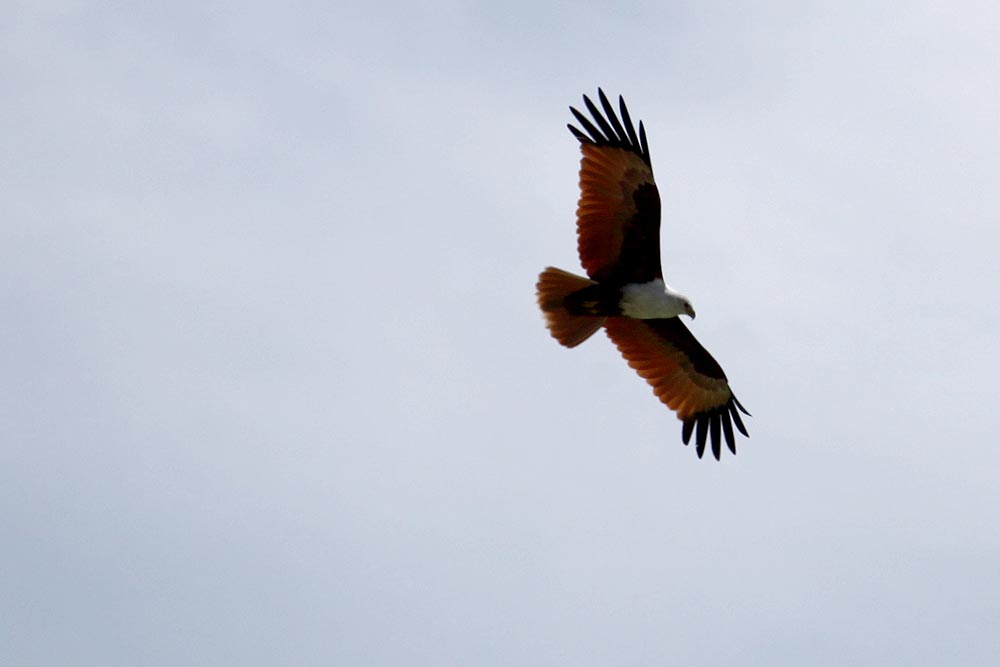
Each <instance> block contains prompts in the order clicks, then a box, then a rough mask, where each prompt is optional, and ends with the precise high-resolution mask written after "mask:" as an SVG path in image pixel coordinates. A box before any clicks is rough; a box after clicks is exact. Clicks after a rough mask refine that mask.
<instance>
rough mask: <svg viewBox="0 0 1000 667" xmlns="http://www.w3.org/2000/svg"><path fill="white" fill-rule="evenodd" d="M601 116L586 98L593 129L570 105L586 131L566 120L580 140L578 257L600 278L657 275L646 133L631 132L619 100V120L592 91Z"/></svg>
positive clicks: (655, 193)
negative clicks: (581, 157)
mask: <svg viewBox="0 0 1000 667" xmlns="http://www.w3.org/2000/svg"><path fill="white" fill-rule="evenodd" d="M598 92H599V95H600V100H601V104H602V105H603V107H604V115H605V116H607V119H605V118H604V116H602V115H601V113H600V111H599V110H598V109H597V107H596V105H594V104H593V103H592V102H591V101H590V99H588V98H587V97H584V101H585V102H586V105H587V109H588V110H589V111H590V113H591V115H592V116H593V117H594V119H595V121H596V122H597V125H598V126H600V127H599V128H598V127H597V126H595V125H594V124H593V123H591V122H590V121H589V120H588V119H587V118H586V116H584V115H583V114H582V113H580V112H579V111H577V110H576V109H572V108H571V111H572V112H573V114H574V116H575V117H576V119H577V121H578V122H579V123H580V125H581V126H583V128H584V130H586V133H584V132H582V131H580V130H578V129H577V128H575V127H573V126H572V125H570V126H569V128H570V131H572V132H573V135H574V136H575V137H576V138H577V139H578V140H579V141H580V143H581V146H580V148H581V150H582V152H583V159H582V160H581V162H580V202H579V205H578V206H577V233H578V237H579V251H580V261H581V262H582V263H583V266H584V268H585V269H586V270H587V274H588V275H589V276H590V277H591V278H593V279H594V280H597V281H600V282H603V283H613V284H626V283H631V282H636V283H642V282H648V281H650V280H653V279H655V278H662V272H661V269H660V238H659V234H660V194H659V190H657V188H656V182H655V181H654V180H653V170H652V168H651V167H650V160H649V147H648V146H647V144H646V132H645V129H644V128H643V127H642V124H641V123H640V124H639V134H638V135H636V132H635V128H634V127H633V126H632V120H631V119H630V118H629V116H628V110H627V109H626V108H625V102H624V100H621V99H620V98H619V101H620V105H621V111H622V118H623V121H624V126H623V124H622V121H619V119H618V117H617V115H616V114H615V110H614V108H613V107H612V106H611V104H610V103H609V102H608V99H607V97H605V96H604V93H603V92H601V91H598Z"/></svg>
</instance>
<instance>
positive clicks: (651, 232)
mask: <svg viewBox="0 0 1000 667" xmlns="http://www.w3.org/2000/svg"><path fill="white" fill-rule="evenodd" d="M597 95H598V99H599V100H600V103H601V109H598V107H597V105H595V104H594V103H593V102H592V101H591V100H590V98H588V97H587V96H586V95H585V96H584V98H583V101H584V104H585V105H586V107H587V111H589V112H590V115H591V117H592V118H593V122H591V120H589V119H588V118H587V117H586V116H585V115H584V114H582V113H581V112H580V111H578V110H577V109H574V108H573V107H570V111H571V112H572V113H573V116H574V117H575V118H576V120H577V122H578V123H579V124H580V127H582V128H583V129H582V130H580V129H578V128H576V127H574V126H573V125H567V127H569V131H570V132H572V133H573V136H574V137H576V138H577V139H578V140H579V141H580V149H581V151H582V152H583V159H582V160H581V163H580V202H579V204H578V206H577V209H576V216H577V221H576V228H577V236H578V250H579V254H580V261H581V263H582V264H583V268H584V269H585V270H586V271H587V275H588V276H589V278H584V277H582V276H578V275H574V274H572V273H569V272H567V271H563V270H561V269H556V268H553V267H548V268H547V269H545V271H543V272H542V274H541V275H540V276H539V278H538V284H537V296H538V305H539V306H540V307H541V309H542V312H543V313H544V314H545V319H546V324H547V326H548V328H549V332H550V333H551V334H552V336H553V337H554V338H555V339H556V340H558V341H559V342H560V343H561V344H562V345H565V346H566V347H575V346H577V345H579V344H580V343H582V342H583V341H585V340H587V339H588V338H589V337H590V336H591V335H592V334H593V333H594V332H596V331H597V330H598V329H600V328H601V327H604V330H605V331H606V332H607V334H608V336H609V337H610V338H611V340H612V341H613V342H614V344H615V346H617V347H618V350H619V351H620V352H621V354H622V356H623V357H625V359H626V361H628V365H629V366H631V367H632V368H634V369H635V370H636V371H638V373H639V375H640V376H642V377H643V378H644V379H645V380H646V382H648V383H649V384H650V385H651V386H652V387H653V392H654V393H655V394H656V396H657V398H659V399H660V401H662V402H663V403H665V404H666V405H667V406H668V407H669V408H670V409H671V410H673V411H674V412H676V413H677V417H678V418H679V419H680V420H681V421H682V422H683V424H684V425H683V427H682V429H681V437H682V439H683V441H684V444H685V445H686V444H688V443H689V442H690V441H691V435H692V433H695V443H696V450H697V453H698V457H699V458H701V457H702V455H704V453H705V444H706V442H707V441H709V440H710V441H711V443H712V453H713V454H714V455H715V458H716V459H718V458H719V457H720V454H721V449H722V447H721V443H722V436H723V435H724V436H725V440H726V444H727V445H728V447H729V450H730V451H731V452H733V453H734V454H735V453H736V442H735V439H734V437H733V424H735V425H736V428H737V429H739V431H740V433H742V434H743V435H745V436H747V437H749V434H748V433H747V430H746V428H745V427H744V425H743V420H742V419H741V418H740V411H742V412H743V413H744V414H746V415H749V414H750V413H749V412H747V411H746V409H745V408H744V407H743V406H742V405H741V404H740V402H739V401H738V400H737V399H736V396H735V395H734V394H733V391H732V389H730V387H729V382H728V380H727V379H726V374H725V373H724V372H723V371H722V367H721V366H719V363H718V362H717V361H716V360H715V359H714V358H713V357H712V355H711V354H709V353H708V350H706V349H705V348H704V347H702V346H701V344H700V343H699V342H698V341H697V340H696V339H695V337H694V336H693V335H692V334H691V332H690V330H688V328H687V327H686V326H684V323H683V322H681V320H680V317H679V316H680V315H687V316H689V317H691V319H694V317H695V312H694V308H693V307H692V306H691V302H690V301H689V300H688V299H687V297H685V296H684V295H683V294H681V293H680V292H678V291H677V290H675V289H673V288H672V287H670V286H669V285H667V284H666V283H664V282H663V271H662V269H661V267H660V194H659V191H658V190H657V189H656V183H655V182H654V180H653V167H652V164H651V163H650V159H649V145H648V144H647V142H646V130H645V128H644V127H643V124H642V123H641V122H640V123H639V132H638V133H636V131H635V126H634V125H633V124H632V119H631V118H630V117H629V113H628V109H627V108H626V107H625V100H624V99H623V98H622V97H619V98H618V108H619V109H620V110H621V117H620V118H619V116H618V115H617V114H616V113H615V108H614V107H613V106H612V105H611V103H610V102H609V101H608V98H607V97H606V96H605V95H604V92H603V91H602V90H600V89H598V91H597ZM602 109H603V114H602Z"/></svg>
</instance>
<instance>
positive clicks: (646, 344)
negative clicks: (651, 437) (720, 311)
mask: <svg viewBox="0 0 1000 667" xmlns="http://www.w3.org/2000/svg"><path fill="white" fill-rule="evenodd" d="M604 328H605V330H606V331H607V332H608V336H609V337H610V338H611V340H612V341H614V343H615V345H616V346H617V347H618V350H619V351H620V352H621V353H622V356H623V357H625V359H626V360H627V361H628V365H629V366H631V367H632V368H634V369H635V370H636V371H638V373H639V375H641V376H642V377H643V378H645V379H646V382H648V383H649V384H650V385H651V386H652V387H653V393H655V394H656V396H657V398H659V399H660V400H661V401H662V402H663V403H665V404H666V405H667V406H668V407H669V408H670V409H671V410H673V411H674V412H676V413H677V417H678V418H679V419H681V420H682V421H683V422H684V427H683V430H682V436H683V439H684V444H685V445H686V444H688V443H689V442H690V441H691V433H692V431H694V430H695V427H697V434H696V436H695V442H696V447H697V450H698V457H699V458H700V457H701V456H702V455H703V454H704V453H705V442H706V441H707V440H708V436H709V435H711V441H712V453H713V454H714V455H715V458H716V459H718V458H719V457H720V455H721V451H722V439H721V437H720V436H721V435H722V434H724V435H725V438H726V444H727V445H728V446H729V450H730V451H731V452H732V453H733V454H735V453H736V442H735V438H734V437H733V423H735V424H736V428H737V429H739V431H740V433H742V434H743V435H745V436H747V437H749V434H748V433H747V430H746V428H745V427H744V426H743V420H742V419H740V414H739V410H742V411H743V413H744V414H747V415H749V414H750V413H749V412H747V411H746V409H744V407H743V406H742V405H740V402H739V401H738V400H736V397H735V396H734V395H733V392H732V390H731V389H730V388H729V382H728V381H727V380H726V374H725V373H724V372H723V370H722V367H721V366H719V363H718V362H717V361H716V360H715V359H714V358H712V355H711V354H709V353H708V350H706V349H705V348H704V347H702V346H701V343H699V342H698V341H697V339H695V337H694V335H692V333H691V331H690V330H688V328H687V327H686V326H684V323H683V322H681V321H680V319H678V318H676V317H671V318H666V319H657V320H637V319H632V318H628V317H610V318H608V320H607V322H605V324H604ZM720 430H721V431H722V433H720Z"/></svg>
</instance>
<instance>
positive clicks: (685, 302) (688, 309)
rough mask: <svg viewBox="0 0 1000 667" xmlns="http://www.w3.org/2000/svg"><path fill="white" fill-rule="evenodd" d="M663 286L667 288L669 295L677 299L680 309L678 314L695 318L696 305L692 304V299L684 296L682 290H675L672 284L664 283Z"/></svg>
mask: <svg viewBox="0 0 1000 667" xmlns="http://www.w3.org/2000/svg"><path fill="white" fill-rule="evenodd" d="M663 287H664V289H665V291H666V293H667V296H669V297H671V298H672V299H674V300H676V302H677V309H678V312H677V314H678V315H687V316H688V317H690V318H691V319H692V320H693V319H694V306H692V305H691V301H690V299H688V298H687V297H686V296H684V295H683V294H681V293H680V292H678V291H677V290H675V289H674V288H673V287H671V286H670V285H664V286H663Z"/></svg>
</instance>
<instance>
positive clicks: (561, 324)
mask: <svg viewBox="0 0 1000 667" xmlns="http://www.w3.org/2000/svg"><path fill="white" fill-rule="evenodd" d="M596 284H597V283H596V282H594V281H593V280H590V279H589V278H584V277H583V276H578V275H576V274H573V273H570V272H568V271H563V270H562V269H556V268H554V267H551V266H550V267H548V268H547V269H545V270H544V271H542V274H541V275H540V276H538V284H537V285H536V289H537V294H538V305H539V307H541V309H542V312H543V313H544V314H545V324H546V326H548V328H549V333H551V334H552V337H553V338H555V339H556V340H557V341H559V342H560V343H561V344H562V345H565V346H566V347H576V346H577V345H579V344H580V343H582V342H583V341H585V340H587V339H588V338H590V337H591V336H592V335H593V334H594V332H595V331H597V330H598V329H600V328H601V326H603V325H604V322H605V320H607V318H606V317H603V316H596V315H571V314H570V313H569V312H568V311H567V310H566V306H565V299H566V297H567V296H569V295H570V294H572V293H573V292H576V291H579V290H581V289H584V288H586V287H591V286H592V285H596Z"/></svg>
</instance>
